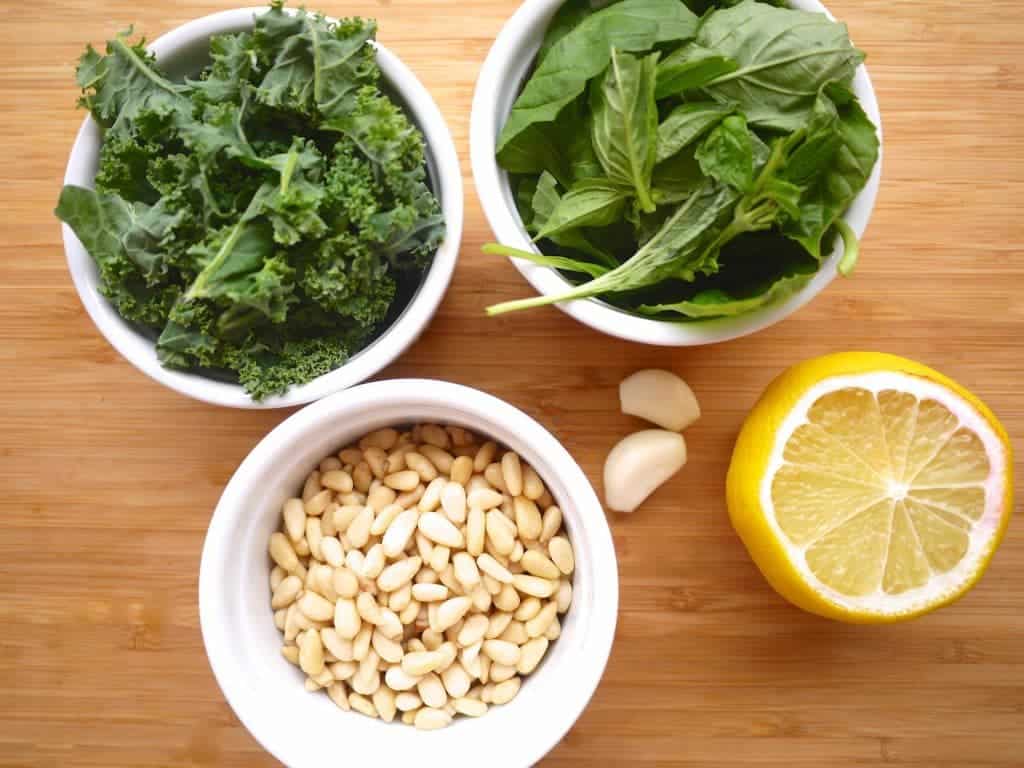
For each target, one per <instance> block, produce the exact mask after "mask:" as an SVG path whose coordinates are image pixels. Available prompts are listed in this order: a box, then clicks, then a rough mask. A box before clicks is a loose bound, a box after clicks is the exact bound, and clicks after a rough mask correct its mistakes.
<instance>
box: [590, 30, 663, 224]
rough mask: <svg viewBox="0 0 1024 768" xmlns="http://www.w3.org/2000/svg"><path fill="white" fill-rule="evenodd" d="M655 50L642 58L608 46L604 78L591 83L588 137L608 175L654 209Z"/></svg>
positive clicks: (642, 203)
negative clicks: (632, 190) (591, 139)
mask: <svg viewBox="0 0 1024 768" xmlns="http://www.w3.org/2000/svg"><path fill="white" fill-rule="evenodd" d="M657 62H658V54H657V53H654V54H651V55H650V56H645V57H643V58H640V57H637V56H633V55H631V54H629V53H621V52H619V51H618V50H616V49H615V48H613V49H612V56H611V62H610V63H609V65H608V70H607V71H606V72H605V75H604V78H602V79H601V80H599V81H595V82H594V85H593V86H592V87H591V97H590V104H591V109H592V111H593V123H592V126H591V135H592V137H593V144H594V150H595V151H596V153H597V158H598V160H599V161H600V162H601V166H602V167H603V168H604V171H605V173H606V174H607V176H608V178H609V179H610V180H611V181H612V182H614V183H616V184H619V185H622V186H627V187H632V188H633V189H634V190H636V196H637V199H638V200H639V201H640V206H641V208H643V209H644V210H645V211H648V212H650V211H652V210H654V201H653V200H651V173H652V171H653V170H654V160H655V157H656V155H657V149H658V147H657V137H658V108H657V105H656V104H655V101H654V73H655V67H656V66H657Z"/></svg>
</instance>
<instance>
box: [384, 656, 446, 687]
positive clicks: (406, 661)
mask: <svg viewBox="0 0 1024 768" xmlns="http://www.w3.org/2000/svg"><path fill="white" fill-rule="evenodd" d="M442 661H444V656H442V655H441V654H440V653H437V652H436V651H414V652H412V653H407V654H405V656H403V657H402V671H403V672H405V673H406V674H407V675H410V676H412V677H422V676H423V675H426V674H427V673H429V672H433V671H434V670H435V669H437V667H438V666H439V665H440V664H441V662H442ZM389 685H390V683H389ZM391 687H392V688H394V686H391Z"/></svg>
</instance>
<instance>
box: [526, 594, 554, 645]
mask: <svg viewBox="0 0 1024 768" xmlns="http://www.w3.org/2000/svg"><path fill="white" fill-rule="evenodd" d="M557 610H558V603H556V602H554V601H551V602H548V603H545V604H544V607H543V608H541V610H540V613H538V614H537V615H536V616H534V617H533V618H532V619H530V620H529V621H528V622H526V634H527V635H528V636H529V637H531V638H534V637H541V636H542V635H544V634H545V633H546V632H547V631H548V628H549V627H550V626H551V623H552V622H553V621H557V618H556V617H555V614H556V612H557Z"/></svg>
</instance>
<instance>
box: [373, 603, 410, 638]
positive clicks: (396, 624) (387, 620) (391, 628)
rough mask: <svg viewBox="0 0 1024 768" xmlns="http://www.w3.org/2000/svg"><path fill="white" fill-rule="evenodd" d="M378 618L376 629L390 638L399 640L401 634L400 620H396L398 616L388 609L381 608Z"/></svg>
mask: <svg viewBox="0 0 1024 768" xmlns="http://www.w3.org/2000/svg"><path fill="white" fill-rule="evenodd" d="M378 616H379V617H380V619H379V621H378V622H377V627H378V628H379V629H380V631H381V632H383V633H384V634H385V635H387V636H388V637H390V638H393V639H394V638H400V637H401V636H402V632H403V631H404V630H403V628H402V620H401V619H399V618H398V614H397V613H395V612H394V611H392V610H391V609H390V608H381V609H380V611H379V612H378Z"/></svg>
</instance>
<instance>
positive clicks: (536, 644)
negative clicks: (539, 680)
mask: <svg viewBox="0 0 1024 768" xmlns="http://www.w3.org/2000/svg"><path fill="white" fill-rule="evenodd" d="M549 642H550V641H549V640H548V639H547V638H546V637H535V638H533V639H532V640H530V641H528V642H526V643H524V644H523V646H522V647H521V648H520V649H519V663H518V664H516V671H517V672H518V673H519V674H520V675H528V674H530V673H531V672H533V670H535V669H536V668H537V665H538V664H540V661H541V659H543V658H544V654H545V653H547V651H548V645H549Z"/></svg>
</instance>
